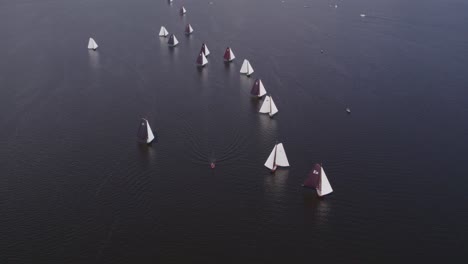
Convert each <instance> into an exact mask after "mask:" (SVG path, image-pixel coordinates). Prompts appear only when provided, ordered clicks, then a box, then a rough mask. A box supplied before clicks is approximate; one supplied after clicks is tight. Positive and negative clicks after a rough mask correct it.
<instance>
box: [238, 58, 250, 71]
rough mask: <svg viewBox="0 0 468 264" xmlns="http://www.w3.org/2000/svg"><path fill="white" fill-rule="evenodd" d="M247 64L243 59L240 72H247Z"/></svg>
mask: <svg viewBox="0 0 468 264" xmlns="http://www.w3.org/2000/svg"><path fill="white" fill-rule="evenodd" d="M248 65H249V61H248V60H246V59H244V62H243V63H242V67H241V69H240V73H247V71H248Z"/></svg>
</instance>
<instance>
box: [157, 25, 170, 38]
mask: <svg viewBox="0 0 468 264" xmlns="http://www.w3.org/2000/svg"><path fill="white" fill-rule="evenodd" d="M168 35H169V32H167V29H166V28H165V27H164V26H162V27H161V30H159V36H160V37H167V36H168Z"/></svg>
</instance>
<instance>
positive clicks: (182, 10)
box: [180, 7, 187, 15]
mask: <svg viewBox="0 0 468 264" xmlns="http://www.w3.org/2000/svg"><path fill="white" fill-rule="evenodd" d="M186 12H187V10H185V7H181V8H180V14H182V15H183V14H185V13H186Z"/></svg>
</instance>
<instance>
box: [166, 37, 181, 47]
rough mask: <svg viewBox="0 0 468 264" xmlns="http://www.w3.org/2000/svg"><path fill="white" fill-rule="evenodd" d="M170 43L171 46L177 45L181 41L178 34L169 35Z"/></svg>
mask: <svg viewBox="0 0 468 264" xmlns="http://www.w3.org/2000/svg"><path fill="white" fill-rule="evenodd" d="M167 43H168V44H169V46H175V45H177V44H178V43H179V41H178V40H177V38H176V36H175V35H174V34H172V35H171V36H170V37H169V41H168V42H167Z"/></svg>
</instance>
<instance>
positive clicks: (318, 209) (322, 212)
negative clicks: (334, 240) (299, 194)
mask: <svg viewBox="0 0 468 264" xmlns="http://www.w3.org/2000/svg"><path fill="white" fill-rule="evenodd" d="M303 189H304V190H303V192H304V218H305V221H306V222H310V221H313V222H314V223H316V224H317V226H319V227H322V228H323V227H327V225H328V216H329V213H330V210H331V202H330V201H329V200H327V198H326V197H322V198H321V197H319V196H318V195H317V193H316V191H315V190H314V189H310V188H304V187H303Z"/></svg>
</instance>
